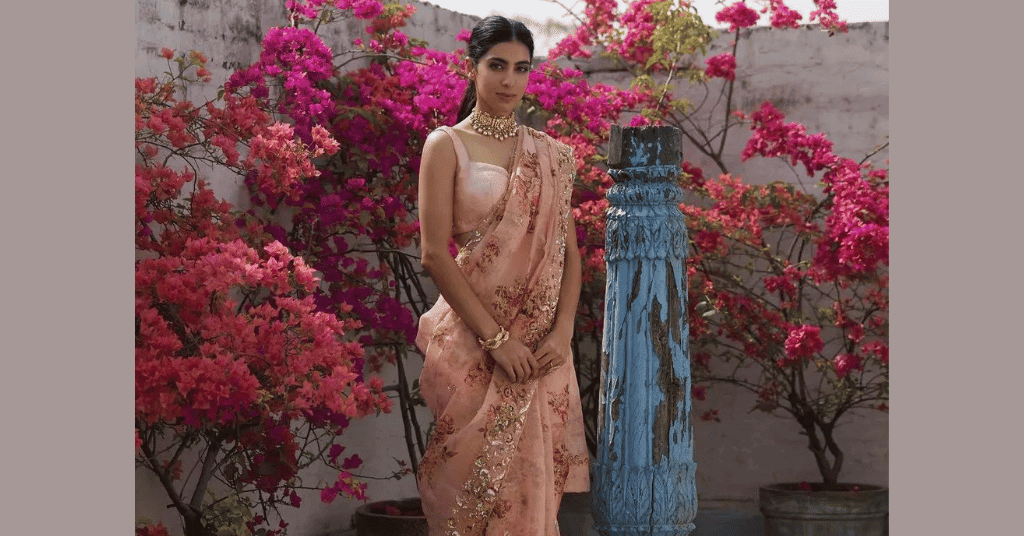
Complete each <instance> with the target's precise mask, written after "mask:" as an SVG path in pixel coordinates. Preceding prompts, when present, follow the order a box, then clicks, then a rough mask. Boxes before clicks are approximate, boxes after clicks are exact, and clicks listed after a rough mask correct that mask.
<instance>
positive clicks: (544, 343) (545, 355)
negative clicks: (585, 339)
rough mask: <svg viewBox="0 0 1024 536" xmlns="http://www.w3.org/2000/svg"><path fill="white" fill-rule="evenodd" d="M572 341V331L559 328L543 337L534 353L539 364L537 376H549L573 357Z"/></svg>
mask: <svg viewBox="0 0 1024 536" xmlns="http://www.w3.org/2000/svg"><path fill="white" fill-rule="evenodd" d="M571 342H572V332H571V331H567V330H558V329H553V330H551V332H550V333H548V334H547V335H546V336H545V337H544V338H543V339H541V341H540V346H539V347H537V351H536V352H535V353H534V354H533V355H534V357H536V359H537V366H538V369H537V373H536V376H535V377H537V378H540V377H541V376H547V375H548V374H550V373H551V371H553V370H555V369H557V368H558V367H561V366H562V365H564V364H565V363H566V362H568V361H569V360H570V359H572V351H571V350H570V347H571Z"/></svg>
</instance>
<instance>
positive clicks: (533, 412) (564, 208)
mask: <svg viewBox="0 0 1024 536" xmlns="http://www.w3.org/2000/svg"><path fill="white" fill-rule="evenodd" d="M449 134H450V135H452V136H453V138H454V142H455V144H456V152H457V154H458V159H459V164H458V168H459V173H465V172H466V170H467V169H468V167H469V166H468V162H467V161H466V160H467V158H466V156H465V150H464V149H463V148H462V147H461V142H460V141H459V140H458V137H457V135H455V134H454V133H453V132H451V131H449ZM518 135H519V142H518V149H517V151H516V154H515V156H514V157H513V165H512V173H511V176H510V178H509V180H508V184H507V186H506V189H505V192H504V194H503V195H502V197H501V198H500V200H499V201H498V202H497V203H496V204H495V205H494V207H493V208H492V209H491V210H490V211H489V212H487V213H486V216H484V217H483V218H482V219H481V220H480V222H479V224H478V225H477V226H476V228H475V229H474V230H473V231H472V234H471V235H470V238H469V239H468V241H466V244H465V246H463V247H462V248H461V250H460V251H459V254H458V256H457V257H456V263H457V264H458V265H459V267H460V268H462V271H463V273H465V275H466V277H467V279H468V280H469V282H470V284H471V286H472V287H473V288H474V290H475V291H476V294H477V296H479V297H480V299H481V300H482V301H483V303H484V304H485V306H487V307H488V308H489V309H491V311H492V314H493V316H494V319H495V320H496V321H497V322H498V323H500V324H501V325H503V326H505V327H506V329H508V331H509V332H510V334H511V335H512V336H513V337H518V338H519V340H521V341H522V342H523V344H524V345H526V347H527V348H529V349H531V350H536V348H537V345H538V344H539V342H540V341H541V339H542V338H543V337H544V336H545V335H547V333H548V331H549V330H550V329H551V326H552V324H553V321H554V317H555V308H556V306H557V304H558V296H559V287H560V284H561V279H562V269H563V266H564V263H565V236H566V232H567V229H568V223H569V221H570V220H569V217H570V213H569V211H570V210H571V208H570V195H571V193H572V181H573V177H574V174H575V161H574V159H573V157H572V153H571V150H570V149H569V148H568V147H567V146H566V145H564V144H562V143H559V142H557V141H555V140H554V139H552V138H550V137H549V136H547V135H545V134H543V133H540V132H537V131H536V130H533V129H531V128H528V127H520V132H519V134H518ZM457 217H458V216H457V215H456V218H457ZM416 344H417V346H419V348H420V349H421V350H422V351H423V353H424V355H425V361H424V367H423V372H422V374H421V376H420V390H421V392H422V393H423V396H424V398H425V399H426V402H427V406H428V407H430V409H431V411H432V412H433V414H434V417H435V419H436V425H435V428H434V431H433V435H432V436H431V438H430V442H429V443H428V445H427V450H426V454H425V455H424V456H423V460H422V461H421V462H420V467H419V482H418V485H419V489H420V497H421V499H422V502H423V510H424V513H425V514H426V516H427V520H428V524H429V526H430V534H431V536H439V535H445V536H454V535H458V536H477V535H480V536H484V535H486V536H505V535H508V536H558V520H557V514H558V505H559V502H560V501H561V497H562V493H563V492H565V491H586V490H587V489H589V473H588V470H589V454H588V452H587V448H586V444H585V441H584V437H583V419H582V411H581V408H580V396H579V391H578V387H577V383H576V371H575V369H574V368H573V366H572V364H571V363H566V364H565V365H562V366H561V367H559V368H557V369H555V370H553V371H552V372H551V373H549V374H548V375H546V376H543V377H541V378H540V379H536V380H532V381H525V382H520V383H512V382H511V381H510V380H509V378H508V376H507V375H506V374H505V372H504V371H503V370H502V369H501V367H496V366H495V362H494V360H493V358H491V357H490V355H489V354H487V353H486V352H484V350H483V349H481V348H480V345H479V344H478V343H477V337H476V335H475V334H474V333H472V332H471V331H470V330H469V329H468V328H467V327H466V326H465V324H464V323H463V322H462V320H461V319H459V318H458V316H457V315H456V314H455V313H454V312H452V310H451V308H450V307H449V305H448V304H447V303H446V302H445V300H444V298H443V297H442V298H439V299H438V301H437V303H436V304H435V305H434V306H433V307H432V308H431V309H430V310H429V311H427V312H426V313H425V314H424V315H423V316H422V317H421V318H420V324H419V332H418V334H417V338H416Z"/></svg>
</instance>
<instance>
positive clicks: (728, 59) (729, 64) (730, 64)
mask: <svg viewBox="0 0 1024 536" xmlns="http://www.w3.org/2000/svg"><path fill="white" fill-rule="evenodd" d="M704 63H706V64H707V65H708V68H707V69H705V70H704V74H706V75H708V77H709V78H716V77H717V78H725V79H726V80H735V79H736V56H733V55H732V54H730V53H728V52H723V53H721V54H718V55H717V56H711V57H710V58H707V59H705V60H704Z"/></svg>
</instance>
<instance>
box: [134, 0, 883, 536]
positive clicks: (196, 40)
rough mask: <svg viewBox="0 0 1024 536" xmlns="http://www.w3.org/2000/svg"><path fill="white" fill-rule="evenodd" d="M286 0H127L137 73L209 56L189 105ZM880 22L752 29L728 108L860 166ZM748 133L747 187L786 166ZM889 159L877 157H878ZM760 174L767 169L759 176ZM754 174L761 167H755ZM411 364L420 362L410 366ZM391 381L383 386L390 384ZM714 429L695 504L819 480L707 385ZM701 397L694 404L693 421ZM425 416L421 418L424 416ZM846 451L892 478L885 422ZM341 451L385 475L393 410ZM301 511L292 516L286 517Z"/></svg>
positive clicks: (139, 482)
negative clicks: (774, 118) (165, 54)
mask: <svg viewBox="0 0 1024 536" xmlns="http://www.w3.org/2000/svg"><path fill="white" fill-rule="evenodd" d="M414 3H416V4H417V8H418V10H417V13H416V14H415V15H414V16H413V18H412V20H411V21H410V26H409V27H407V28H406V29H405V31H406V33H407V34H408V35H410V36H412V37H417V38H422V39H426V40H428V41H429V42H430V43H431V44H432V46H434V47H436V48H440V49H443V50H455V49H456V48H460V47H461V46H462V45H463V44H462V43H459V42H456V41H455V35H456V34H457V33H458V31H459V30H460V29H461V28H471V27H472V26H473V25H474V24H475V22H476V20H477V19H476V18H475V17H471V16H469V15H463V14H458V13H454V12H452V11H448V10H444V9H442V8H438V7H436V6H433V5H431V4H424V3H418V2H414ZM283 4H284V2H283V1H282V0H216V1H210V0H184V1H182V0H139V1H138V3H136V8H135V9H136V41H137V47H136V56H135V73H136V76H140V77H146V76H153V75H155V74H158V73H160V72H162V71H164V70H166V62H165V60H163V59H162V58H160V57H159V52H160V48H161V47H168V48H172V49H176V50H179V51H186V50H189V49H198V50H200V51H202V52H203V53H205V54H206V55H207V57H208V58H209V59H210V63H209V67H208V68H209V69H210V71H211V72H212V82H211V83H209V84H200V86H199V87H198V88H197V89H196V91H197V94H196V95H190V97H191V98H193V99H201V98H203V97H212V96H213V95H215V94H216V91H217V88H218V87H219V86H220V85H221V84H223V83H224V81H225V80H226V79H227V77H228V76H229V75H230V73H231V72H233V71H234V70H235V69H237V68H239V67H242V66H246V65H249V64H250V63H252V62H253V61H255V60H256V59H257V58H258V55H259V42H260V40H261V39H262V37H263V35H264V34H265V33H266V31H267V30H268V29H269V28H271V27H273V26H276V25H281V24H284V8H283ZM362 28H363V24H362V23H361V21H348V22H345V23H342V24H338V25H336V27H335V28H333V29H332V30H331V31H330V32H328V33H326V34H324V35H325V41H327V44H328V45H329V46H331V47H332V48H333V49H335V52H336V53H337V52H340V51H341V46H342V44H344V43H347V42H349V40H350V38H351V37H354V36H355V35H356V34H362V33H363V29H362ZM888 28H889V25H888V22H880V23H861V24H853V25H851V26H850V32H849V33H848V34H846V35H842V36H836V37H831V38H830V37H828V36H827V35H826V34H824V33H822V32H820V31H818V30H813V29H801V30H791V31H784V32H779V31H770V30H767V29H765V28H755V29H753V30H750V31H748V34H749V39H748V38H745V39H744V40H743V42H742V44H741V47H740V50H739V51H738V53H737V56H738V64H739V70H738V72H737V78H738V79H740V80H743V81H744V83H742V84H737V89H738V94H737V98H738V99H739V101H738V102H740V103H741V108H742V109H744V110H747V111H750V110H752V109H753V108H755V107H756V106H757V105H758V104H759V103H760V102H761V101H762V100H765V99H770V100H772V101H773V102H775V104H776V106H777V107H778V108H779V109H780V110H781V111H783V112H784V113H786V115H787V120H792V121H800V122H802V123H804V124H805V125H806V126H807V127H808V129H809V131H811V132H818V131H822V132H825V133H827V134H828V135H829V137H830V139H832V140H833V141H834V142H835V144H836V149H837V152H838V153H839V154H840V155H845V156H849V157H851V158H855V159H858V160H859V158H860V157H861V156H863V155H864V154H865V153H867V152H869V151H871V150H872V148H873V147H875V146H876V145H879V144H880V143H882V142H883V140H884V138H885V136H886V135H887V134H888V128H889V127H888V117H889V106H888V33H889V31H888ZM730 39H731V36H730V35H724V36H721V37H719V38H718V39H717V40H716V41H715V42H714V43H713V45H712V47H711V49H710V50H709V52H708V55H713V54H718V53H720V52H722V51H725V50H727V47H728V46H729V45H728V41H729V40H730ZM589 78H590V79H591V81H594V82H597V81H600V82H605V83H616V84H625V83H628V81H626V80H625V77H624V76H623V75H622V74H621V73H615V72H594V73H591V74H590V75H589ZM746 138H747V133H746V131H745V130H744V129H737V130H735V131H734V132H733V133H732V134H731V137H730V139H729V142H728V144H727V147H728V150H727V152H728V154H729V155H730V156H729V157H728V158H727V162H728V166H729V168H730V171H732V172H733V173H734V174H736V175H740V176H743V177H744V178H746V179H747V180H751V181H754V182H765V181H768V180H774V179H787V180H789V179H792V177H793V174H792V173H791V172H790V171H789V170H788V169H787V168H786V167H785V166H783V165H782V164H778V165H768V166H766V165H765V164H771V163H767V162H764V161H759V162H756V163H752V164H751V165H749V166H748V165H745V164H743V163H742V162H740V159H739V153H740V151H741V150H742V148H743V145H744V144H745V142H746ZM684 155H685V158H687V159H689V160H691V161H693V162H695V163H697V164H698V165H701V166H702V167H703V168H704V169H705V173H706V174H710V173H713V172H714V171H713V170H714V169H715V168H714V166H713V165H712V164H711V162H710V161H708V160H707V159H704V158H702V157H699V156H697V155H696V154H695V151H694V150H693V148H692V147H687V146H684ZM887 156H888V151H884V152H882V153H881V154H880V156H878V157H876V160H877V161H879V162H881V160H882V158H886V157H887ZM766 169H767V170H768V171H767V172H766V171H765V170H766ZM755 170H756V171H757V173H755ZM210 178H211V182H212V183H213V186H214V189H215V190H216V191H217V192H218V194H219V195H220V196H221V197H223V198H225V199H226V200H228V201H230V202H232V203H235V204H237V205H239V206H243V207H244V206H246V203H245V201H244V199H245V196H244V195H243V193H244V187H243V185H242V183H241V180H240V179H238V178H237V177H235V176H233V175H230V174H224V173H221V174H214V175H213V176H211V177H210ZM418 365H419V364H418V363H416V364H415V366H418ZM386 381H388V379H386ZM712 396H713V397H714V403H715V406H714V407H716V408H718V409H720V410H721V418H722V422H721V423H705V422H700V421H697V422H695V424H694V436H695V446H696V460H697V463H698V474H697V478H698V482H697V488H698V492H699V493H700V495H701V498H702V499H703V500H708V499H740V500H753V498H754V497H755V496H756V493H757V491H756V490H757V486H759V485H761V484H765V483H768V482H772V481H778V480H815V479H817V473H816V469H815V467H814V465H813V458H812V457H811V455H810V453H809V452H808V451H807V449H806V444H805V443H804V442H803V439H804V438H803V436H800V435H799V434H798V433H797V430H796V425H795V423H793V422H792V421H791V420H788V419H781V418H778V417H772V416H769V415H765V414H762V413H748V412H747V411H748V409H749V408H750V407H751V405H752V399H751V398H750V397H749V396H748V395H746V394H745V393H737V392H733V391H729V390H728V389H726V388H716V389H715V391H714V392H713V393H712ZM707 407H709V406H708V403H707V402H700V401H695V404H694V408H695V415H700V414H701V413H702V412H703V409H706V408H707ZM422 415H423V417H424V419H423V421H424V422H426V420H427V419H426V416H427V414H426V411H425V410H423V412H422ZM840 434H841V436H842V438H843V439H842V442H843V444H844V445H845V446H847V449H848V450H847V460H846V465H845V468H844V471H843V479H844V480H847V481H856V482H864V483H876V484H888V417H887V415H884V414H878V413H870V414H863V415H860V416H858V417H857V418H855V419H851V420H850V421H849V424H848V425H847V426H845V427H842V428H841V430H840ZM344 443H345V444H346V446H347V450H346V454H350V453H359V455H360V457H362V459H363V460H364V462H365V465H364V468H363V470H362V472H364V473H366V474H370V475H374V474H375V475H379V476H385V475H387V474H389V473H390V472H391V471H392V470H393V469H394V468H395V467H396V465H395V463H394V461H393V459H392V458H393V457H398V458H401V459H405V458H406V457H407V455H406V454H405V453H406V450H405V442H404V438H403V436H402V427H401V419H400V418H399V417H398V415H397V413H395V414H392V415H385V416H381V417H379V418H372V417H371V418H367V419H363V420H359V421H354V422H353V423H352V425H351V426H350V427H349V428H348V430H347V431H346V432H345V440H344ZM330 476H331V475H329V474H326V473H325V474H308V475H304V478H305V479H306V482H307V483H313V482H316V481H318V480H325V479H327V478H330ZM162 493H163V492H162V491H161V490H160V489H159V487H158V484H157V482H156V481H155V479H154V478H152V477H151V476H150V475H147V474H145V473H143V472H141V471H140V472H137V475H136V515H145V516H148V517H150V518H153V519H161V520H163V521H164V523H165V524H166V525H168V526H169V527H172V534H175V533H178V534H180V525H179V524H178V522H177V518H176V516H175V515H174V514H173V512H171V511H168V510H166V508H165V506H166V504H167V502H168V501H167V500H166V498H165V496H164V495H163V494H162ZM368 493H369V494H370V496H371V499H377V498H390V497H404V496H411V495H415V494H416V488H415V482H414V481H413V479H412V478H411V477H406V478H404V479H401V480H398V481H395V480H382V481H371V482H370V487H369V489H368ZM359 504H360V503H358V502H356V501H350V500H348V501H346V500H342V499H339V500H337V501H335V502H334V503H333V504H332V505H324V504H322V503H321V502H320V500H319V496H318V494H317V493H314V492H310V493H306V494H303V506H302V508H301V510H298V511H295V510H286V515H287V519H288V521H289V522H290V523H291V526H290V527H289V534H292V535H297V536H319V535H321V534H325V533H327V532H328V531H333V530H337V529H341V528H347V527H348V526H349V519H350V516H351V514H352V512H353V511H354V510H355V508H356V507H357V506H358V505H359ZM300 512H301V515H295V514H298V513H300Z"/></svg>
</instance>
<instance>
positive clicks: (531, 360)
mask: <svg viewBox="0 0 1024 536" xmlns="http://www.w3.org/2000/svg"><path fill="white" fill-rule="evenodd" d="M490 352H491V357H493V358H494V361H495V362H497V363H498V365H500V366H501V368H502V369H504V370H505V373H506V374H508V377H509V378H511V379H512V382H513V383H517V382H521V381H523V380H526V379H528V378H532V377H534V374H535V373H536V372H537V370H538V368H537V359H536V358H535V357H534V356H533V354H531V353H530V350H528V349H527V348H526V346H523V343H521V342H519V341H518V340H516V339H514V338H509V339H508V340H507V341H505V343H504V344H502V345H501V346H499V347H497V348H495V349H494V350H491V351H490Z"/></svg>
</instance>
